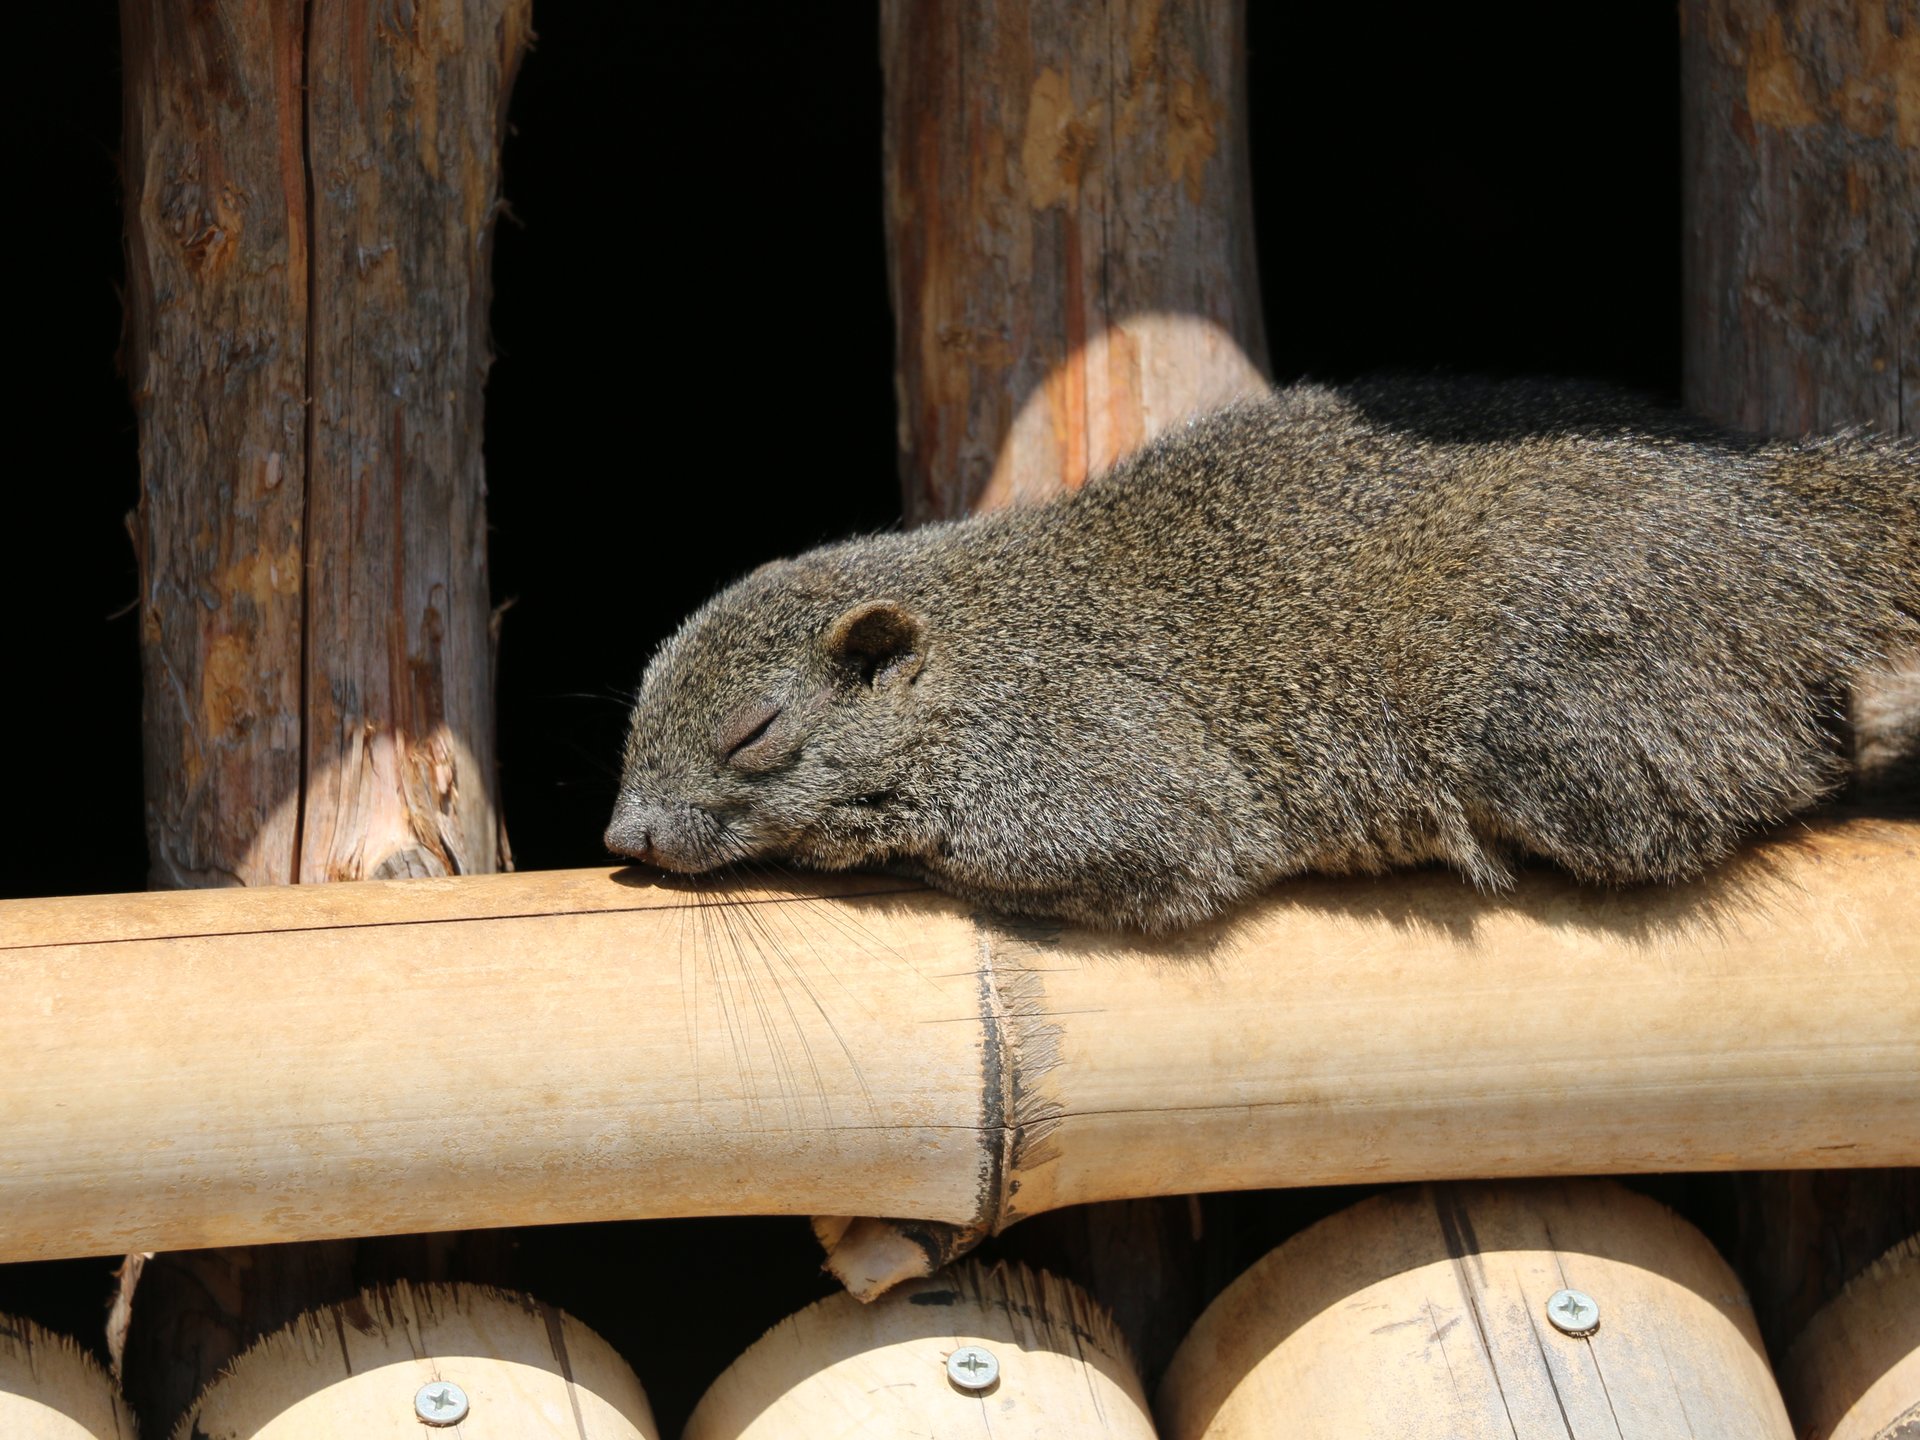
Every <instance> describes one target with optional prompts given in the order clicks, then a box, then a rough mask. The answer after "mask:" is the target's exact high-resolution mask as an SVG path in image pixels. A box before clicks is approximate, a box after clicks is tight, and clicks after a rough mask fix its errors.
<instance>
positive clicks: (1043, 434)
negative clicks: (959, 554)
mask: <svg viewBox="0 0 1920 1440" xmlns="http://www.w3.org/2000/svg"><path fill="white" fill-rule="evenodd" d="M881 27H882V29H881V34H882V38H881V47H882V61H883V65H884V68H885V72H886V118H885V145H886V173H887V239H888V252H887V253H888V270H889V277H890V281H891V284H892V290H893V303H894V322H895V336H896V375H897V384H898V390H899V400H900V467H901V482H902V487H903V490H904V493H905V507H906V513H907V517H908V519H909V520H912V521H921V520H927V519H932V518H937V517H941V516H951V515H958V514H963V513H965V512H966V511H968V510H972V509H980V508H986V507H991V506H996V505H1003V504H1007V503H1009V502H1011V501H1013V500H1016V499H1030V498H1035V497H1039V496H1044V495H1047V494H1051V493H1054V492H1055V491H1057V490H1058V489H1059V488H1060V487H1061V486H1062V485H1065V486H1068V487H1072V486H1076V485H1078V484H1080V483H1081V482H1082V481H1083V480H1085V479H1086V478H1087V476H1088V475H1089V474H1090V473H1095V472H1098V471H1099V470H1101V469H1102V468H1104V467H1106V466H1108V465H1110V464H1112V463H1113V461H1115V460H1116V459H1118V458H1119V457H1120V456H1122V455H1125V454H1126V453H1127V452H1129V451H1131V450H1133V449H1135V448H1137V447H1138V446H1139V445H1140V444H1141V443H1142V442H1143V441H1144V440H1146V439H1147V438H1149V437H1150V436H1152V435H1154V434H1156V433H1158V432H1159V431H1161V430H1164V429H1165V428H1167V427H1168V426H1169V425H1172V424H1176V423H1178V422H1179V421H1180V420H1182V419H1184V418H1185V417H1186V416H1187V415H1189V414H1191V413H1194V412H1195V411H1200V410H1207V409H1211V408H1214V407H1217V406H1218V405H1220V404H1222V403H1224V402H1226V401H1229V400H1232V399H1234V398H1236V397H1237V396H1239V395H1242V394H1245V393H1248V392H1257V391H1260V390H1262V389H1264V388H1265V385H1266V379H1265V374H1264V371H1265V366H1266V345H1265V339H1264V336H1263V332H1262V327H1261V319H1260V290H1259V281H1258V276H1257V273H1256V270H1255V256H1254V250H1253V212H1252V190H1251V179H1250V172H1249V169H1248V163H1247V127H1246V120H1247V113H1246V71H1245V44H1244V32H1245V24H1244V10H1243V7H1242V6H1241V5H1240V4H1238V3H1229V4H1219V5H1205V6H1202V5H1194V4H1185V3H1180V0H1102V3H1100V4H1095V5H1073V4H1068V3H1067V0H1043V3H1038V4H1024V3H1022V4H1013V3H1010V0H927V3H920V0H883V3H882V5H881Z"/></svg>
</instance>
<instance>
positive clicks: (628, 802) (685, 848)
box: [602, 795, 707, 874]
mask: <svg viewBox="0 0 1920 1440" xmlns="http://www.w3.org/2000/svg"><path fill="white" fill-rule="evenodd" d="M676 837H677V838H676ZM602 838H603V839H604V840H605V841H606V846H607V848H608V849H609V850H611V851H613V852H614V854H616V855H625V856H626V857H627V858H628V859H630V860H638V861H639V862H640V863H641V864H643V865H654V866H657V867H659V868H660V869H662V870H676V871H679V872H680V873H682V874H695V873H697V872H699V871H701V870H704V869H706V868H707V865H706V864H703V863H701V861H700V858H699V857H698V856H697V855H695V854H694V853H693V850H692V847H690V846H689V845H688V844H687V842H686V838H685V826H683V825H676V824H675V817H674V815H673V812H672V811H670V810H668V809H667V808H666V807H665V806H663V805H658V804H654V803H651V802H649V801H646V800H641V799H638V798H637V797H631V796H626V795H622V796H621V797H620V798H619V799H618V800H616V801H615V802H614V806H613V819H612V821H611V822H610V823H609V824H608V826H607V830H606V834H605V835H604V836H603V837H602Z"/></svg>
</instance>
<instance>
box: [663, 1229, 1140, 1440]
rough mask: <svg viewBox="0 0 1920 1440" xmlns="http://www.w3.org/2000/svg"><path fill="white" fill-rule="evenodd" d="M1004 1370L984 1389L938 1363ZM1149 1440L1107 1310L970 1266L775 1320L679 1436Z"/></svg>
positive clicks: (1019, 1271)
mask: <svg viewBox="0 0 1920 1440" xmlns="http://www.w3.org/2000/svg"><path fill="white" fill-rule="evenodd" d="M963 1345H975V1346H980V1347H982V1348H984V1349H985V1350H986V1351H988V1353H990V1354H991V1355H992V1356H993V1357H994V1359H995V1360H996V1361H998V1362H999V1365H1000V1374H999V1379H998V1382H997V1384H995V1385H994V1386H993V1388H991V1389H989V1390H986V1391H984V1392H980V1393H969V1392H966V1391H962V1390H960V1389H958V1388H956V1387H955V1386H954V1385H953V1384H951V1383H950V1382H949V1380H948V1378H947V1368H946V1367H947V1357H948V1356H949V1355H951V1354H952V1353H953V1352H954V1351H956V1350H958V1349H959V1348H960V1347H961V1346H963ZM829 1435H830V1436H833V1437H834V1440H897V1437H900V1436H907V1435H911V1436H915V1437H925V1440H976V1437H981V1436H992V1437H994V1440H1055V1437H1062V1436H1076V1435H1101V1436H1111V1437H1113V1440H1152V1436H1153V1422H1152V1421H1151V1420H1150V1419H1149V1418H1148V1413H1147V1401H1146V1396H1145V1394H1144V1392H1143V1391H1142V1390H1141V1387H1140V1380H1139V1377H1138V1376H1137V1375H1136V1374H1135V1373H1134V1368H1133V1362H1132V1360H1131V1359H1130V1358H1129V1357H1128V1355H1127V1348H1126V1344H1125V1342H1124V1341H1123V1340H1122V1339H1121V1338H1120V1333H1119V1331H1118V1330H1117V1329H1116V1328H1115V1326H1114V1324H1113V1321H1112V1320H1111V1319H1110V1318H1109V1317H1108V1315H1107V1314H1106V1312H1105V1311H1104V1310H1102V1309H1101V1308H1100V1307H1099V1306H1098V1305H1096V1304H1094V1303H1093V1302H1092V1301H1090V1300H1089V1299H1088V1298H1087V1297H1086V1295H1085V1294H1083V1293H1082V1292H1081V1291H1079V1290H1078V1289H1076V1288H1075V1287H1074V1286H1072V1285H1069V1284H1067V1283H1065V1282H1064V1281H1061V1280H1058V1279H1055V1278H1054V1277H1053V1276H1051V1275H1045V1274H1040V1273H1037V1272H1035V1271H1032V1270H1028V1269H1026V1268H1025V1267H1024V1266H1019V1265H996V1266H992V1267H987V1266H982V1265H979V1264H973V1263H970V1264H965V1265H960V1266H957V1267H955V1268H954V1269H953V1270H952V1271H950V1272H948V1273H946V1274H944V1275H940V1276H938V1277H936V1278H934V1279H926V1280H915V1281H911V1282H909V1283H907V1284H905V1285H903V1286H901V1287H900V1289H899V1290H897V1291H895V1292H894V1293H893V1294H891V1295H889V1296H887V1297H886V1298H885V1299H884V1300H881V1301H878V1302H877V1303H875V1304H872V1305H862V1304H861V1303H860V1302H859V1301H857V1300H855V1299H854V1298H853V1297H852V1296H851V1295H846V1294H841V1295H834V1296H830V1297H829V1298H827V1299H825V1300H822V1301H820V1302H819V1303H818V1304H815V1305H811V1306H809V1307H808V1308H807V1309H805V1310H802V1311H801V1312H800V1313H799V1314H797V1315H793V1316H789V1317H788V1318H787V1319H785V1320H783V1321H781V1322H780V1323H779V1324H778V1325H776V1326H774V1327H773V1329H771V1330H769V1331H768V1332H767V1334H766V1335H765V1336H764V1337H763V1338H762V1339H761V1340H759V1341H757V1342H756V1343H755V1344H754V1345H753V1346H752V1348H750V1349H749V1350H748V1351H747V1352H746V1353H745V1354H744V1355H742V1356H741V1357H740V1358H739V1359H738V1360H736V1361H734V1362H733V1364H732V1365H730V1366H728V1367H727V1369H726V1371H725V1372H724V1373H722V1374H721V1376H720V1378H719V1379H717V1380H715V1381H714V1382H713V1385H712V1387H711V1388H710V1389H709V1390H708V1391H707V1393H706V1395H705V1396H703V1397H702V1398H701V1401H700V1404H699V1406H698V1407H697V1408H696V1409H695V1410H694V1412H693V1417H692V1418H691V1419H690V1420H689V1421H688V1422H687V1428H686V1431H685V1434H684V1436H683V1440H793V1437H809V1440H810V1437H814V1436H829Z"/></svg>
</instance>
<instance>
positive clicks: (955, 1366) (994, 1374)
mask: <svg viewBox="0 0 1920 1440" xmlns="http://www.w3.org/2000/svg"><path fill="white" fill-rule="evenodd" d="M999 1378H1000V1362H999V1361H998V1360H996V1359H994V1358H993V1352H992V1351H991V1350H982V1349H981V1348H980V1347H979V1346H978V1345H962V1346H961V1347H960V1348H959V1349H958V1350H956V1351H954V1352H953V1353H952V1354H951V1355H949V1356H947V1379H949V1380H951V1381H952V1382H953V1383H954V1384H955V1385H956V1386H958V1387H959V1388H960V1389H962V1390H966V1391H969V1392H972V1393H975V1394H977V1393H979V1392H980V1391H982V1390H991V1389H992V1388H993V1386H994V1382H995V1381H997V1380H998V1379H999Z"/></svg>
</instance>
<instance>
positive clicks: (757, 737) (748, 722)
mask: <svg viewBox="0 0 1920 1440" xmlns="http://www.w3.org/2000/svg"><path fill="white" fill-rule="evenodd" d="M780 714H781V711H780V707H779V706H778V705H772V706H769V707H768V708H766V709H765V710H755V711H750V712H748V713H747V714H745V715H743V716H741V717H740V718H739V719H738V720H737V721H735V722H734V724H733V726H732V727H731V728H730V729H729V730H728V731H727V733H726V734H725V735H723V736H722V737H721V739H720V751H721V753H722V754H723V755H725V756H726V758H727V759H729V760H731V759H733V758H734V756H736V755H738V754H739V753H740V752H741V751H742V750H745V749H746V748H747V747H748V746H750V745H753V744H755V743H757V742H758V741H761V740H764V739H766V738H767V732H768V731H769V730H771V729H772V728H773V722H774V721H776V720H778V719H779V718H780Z"/></svg>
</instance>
